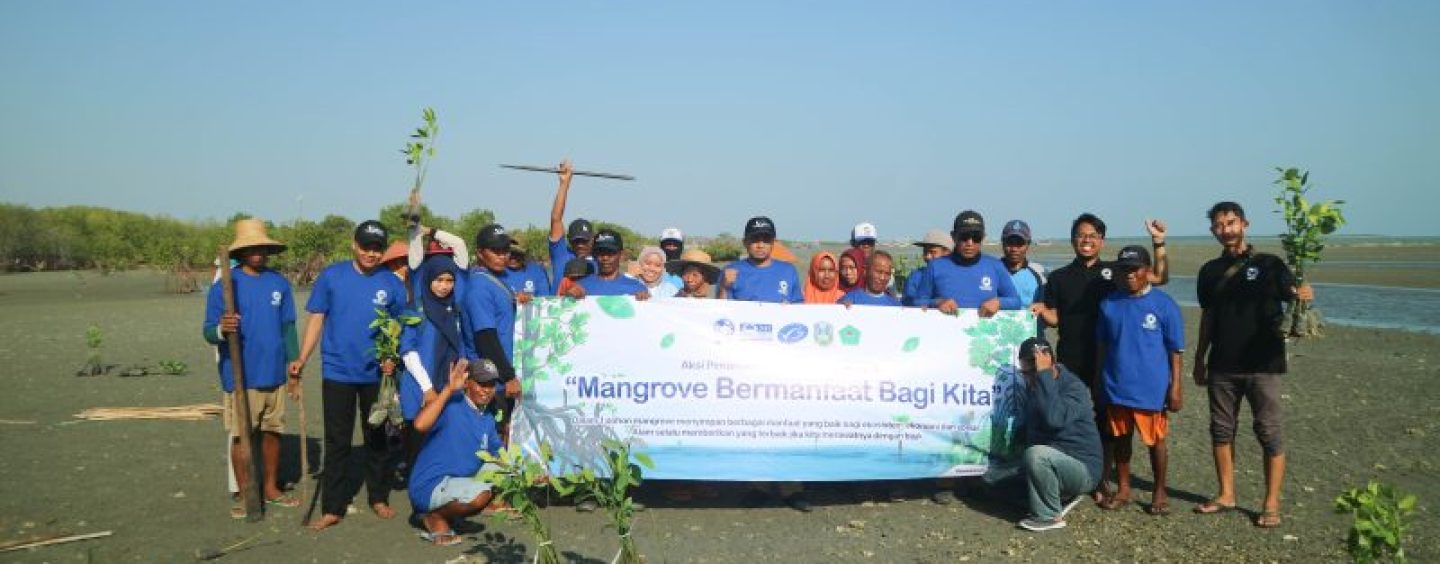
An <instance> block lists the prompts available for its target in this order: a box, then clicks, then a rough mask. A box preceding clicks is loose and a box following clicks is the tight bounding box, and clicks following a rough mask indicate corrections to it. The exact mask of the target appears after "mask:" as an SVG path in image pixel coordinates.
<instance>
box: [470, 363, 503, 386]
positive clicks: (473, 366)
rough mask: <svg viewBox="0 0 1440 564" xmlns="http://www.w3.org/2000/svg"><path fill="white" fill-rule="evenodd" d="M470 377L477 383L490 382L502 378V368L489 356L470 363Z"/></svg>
mask: <svg viewBox="0 0 1440 564" xmlns="http://www.w3.org/2000/svg"><path fill="white" fill-rule="evenodd" d="M469 376H470V379H471V380H474V381H475V383H476V384H489V383H491V382H494V381H496V380H499V379H500V369H498V368H496V367H495V363H494V362H492V361H491V360H490V359H488V358H482V359H480V360H477V361H475V362H472V363H470V374H469Z"/></svg>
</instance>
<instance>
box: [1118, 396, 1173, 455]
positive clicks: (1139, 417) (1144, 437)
mask: <svg viewBox="0 0 1440 564" xmlns="http://www.w3.org/2000/svg"><path fill="white" fill-rule="evenodd" d="M1105 420H1106V423H1108V424H1109V425H1110V435H1111V436H1115V437H1124V436H1127V435H1129V434H1130V433H1132V432H1139V433H1140V440H1141V441H1144V442H1145V446H1155V443H1156V442H1159V441H1163V440H1165V437H1166V436H1167V435H1169V434H1170V417H1169V415H1167V414H1166V413H1165V412H1164V411H1149V410H1145V409H1135V408H1132V407H1125V406H1123V405H1107V406H1105Z"/></svg>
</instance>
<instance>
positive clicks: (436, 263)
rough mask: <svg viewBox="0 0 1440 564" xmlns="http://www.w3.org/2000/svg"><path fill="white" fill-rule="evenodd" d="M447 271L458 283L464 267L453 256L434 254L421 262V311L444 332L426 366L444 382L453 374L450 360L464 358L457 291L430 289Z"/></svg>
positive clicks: (432, 378)
mask: <svg viewBox="0 0 1440 564" xmlns="http://www.w3.org/2000/svg"><path fill="white" fill-rule="evenodd" d="M447 272H448V273H450V276H452V277H454V278H455V281H456V283H457V284H458V283H459V281H460V274H461V270H460V267H459V266H458V265H456V264H455V260H454V259H452V258H450V257H449V256H446V255H430V256H429V257H426V258H425V262H423V263H421V264H420V271H419V275H420V276H419V280H420V288H419V292H418V296H417V297H419V298H420V304H419V305H420V310H421V311H422V312H423V313H424V314H425V320H426V321H427V322H428V323H430V324H431V325H433V326H435V329H437V330H438V331H439V333H440V335H439V336H440V338H438V339H435V351H434V354H432V355H431V356H430V358H431V365H430V366H426V367H425V368H426V369H427V370H429V371H430V380H431V381H432V382H434V381H443V380H444V378H445V376H444V375H446V374H449V373H450V363H452V362H455V361H456V360H459V359H460V350H461V349H460V313H459V308H458V307H456V303H455V292H454V291H451V292H450V295H449V296H446V297H444V298H441V297H439V296H436V295H435V292H434V291H432V290H431V289H430V283H431V282H434V281H435V279H436V278H439V277H440V275H441V274H444V273H447ZM457 288H458V286H457Z"/></svg>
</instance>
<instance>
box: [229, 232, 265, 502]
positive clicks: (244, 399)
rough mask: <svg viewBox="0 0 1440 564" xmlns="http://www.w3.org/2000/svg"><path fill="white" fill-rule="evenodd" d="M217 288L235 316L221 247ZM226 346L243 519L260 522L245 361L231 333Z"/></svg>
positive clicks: (232, 290) (232, 283) (232, 285)
mask: <svg viewBox="0 0 1440 564" xmlns="http://www.w3.org/2000/svg"><path fill="white" fill-rule="evenodd" d="M220 289H221V295H223V296H224V297H225V314H226V315H234V314H235V280H234V279H232V278H231V276H230V253H229V251H228V250H227V249H226V248H225V247H224V246H221V247H220ZM225 343H226V344H227V345H229V348H230V374H231V375H232V376H233V379H234V384H235V392H234V393H233V394H231V401H230V404H231V406H233V407H234V409H233V410H232V411H233V412H234V416H235V420H234V421H232V422H231V424H232V425H233V427H231V428H233V429H235V434H236V436H238V437H239V438H240V456H239V458H238V459H237V460H236V461H235V463H236V464H237V465H239V466H240V467H241V468H245V469H247V470H249V471H250V479H249V480H247V481H246V482H248V483H241V484H239V486H240V492H241V493H242V494H243V495H244V496H245V520H246V521H251V522H255V521H259V520H260V519H262V518H263V517H264V515H263V514H262V513H261V505H260V487H259V485H260V477H261V474H260V472H257V471H256V468H255V457H254V452H255V451H253V450H251V448H252V442H251V440H250V438H251V434H252V433H253V432H254V429H253V428H251V426H250V398H249V396H248V395H247V394H246V391H245V362H244V359H243V357H242V356H241V355H240V352H241V351H240V338H239V335H237V334H231V335H229V336H227V337H226V338H225Z"/></svg>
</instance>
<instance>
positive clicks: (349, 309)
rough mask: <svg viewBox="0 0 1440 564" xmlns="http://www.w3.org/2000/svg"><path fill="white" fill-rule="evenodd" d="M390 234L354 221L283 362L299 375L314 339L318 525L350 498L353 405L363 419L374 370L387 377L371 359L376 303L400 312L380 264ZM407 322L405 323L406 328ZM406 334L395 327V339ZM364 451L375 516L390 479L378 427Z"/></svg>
mask: <svg viewBox="0 0 1440 564" xmlns="http://www.w3.org/2000/svg"><path fill="white" fill-rule="evenodd" d="M388 241H389V232H388V231H387V230H386V229H385V226H384V225H383V224H381V223H380V222H378V221H375V220H369V221H364V222H361V223H360V224H359V225H358V226H356V227H355V236H354V240H353V242H352V244H351V249H352V250H353V251H354V253H355V257H354V259H353V260H348V261H344V262H338V263H335V264H333V265H330V266H329V267H328V268H326V269H325V270H324V271H322V272H321V273H320V277H319V278H316V279H315V287H314V289H313V290H312V291H311V293H310V300H309V301H308V302H306V304H305V309H306V311H309V312H310V319H309V321H308V322H307V323H306V325H305V338H304V340H303V343H302V345H301V348H300V358H299V359H297V360H296V361H295V362H292V363H290V377H291V378H293V379H296V380H298V379H299V378H300V374H301V372H302V370H303V369H304V366H305V362H306V361H307V360H309V359H310V355H311V354H312V353H314V352H315V346H316V345H317V344H321V337H322V336H323V337H324V341H323V346H322V349H321V360H322V370H321V375H322V380H321V392H322V403H323V406H324V411H325V469H326V470H325V478H324V479H325V483H324V487H323V490H324V497H323V499H322V502H321V504H322V506H323V511H324V515H322V516H321V518H320V519H319V520H317V521H314V522H312V523H311V525H310V527H311V529H312V530H315V531H320V530H324V529H325V528H327V527H330V526H333V525H337V524H339V523H340V521H341V520H342V519H343V518H344V516H345V508H346V506H348V505H349V504H350V499H349V498H348V496H347V493H348V492H353V491H354V490H353V489H351V488H349V487H347V484H346V483H347V482H348V481H349V480H348V479H347V477H346V469H348V468H349V467H350V462H349V459H350V439H351V436H352V433H353V432H354V428H355V416H356V412H357V411H358V412H359V414H360V418H361V419H362V420H364V419H365V418H367V417H368V416H369V414H370V408H371V406H373V405H374V404H375V401H376V399H377V397H378V396H379V393H380V378H381V377H382V375H383V376H384V377H390V376H391V375H393V373H394V371H395V366H394V365H393V364H392V363H390V362H388V361H387V362H386V363H385V365H384V366H382V365H380V364H379V363H377V362H376V360H375V354H374V351H373V349H374V347H375V330H374V329H371V328H370V324H371V323H372V322H374V321H375V318H376V314H375V311H376V310H377V309H378V310H384V311H386V312H387V313H389V314H390V315H391V316H392V317H399V316H401V315H404V314H405V309H404V303H405V297H406V293H405V286H404V284H403V283H402V282H401V281H400V279H399V278H397V277H395V276H394V275H392V274H391V273H390V271H388V270H386V269H384V268H379V266H380V258H381V256H382V254H383V253H384V251H385V245H386V244H387V243H388ZM409 330H410V329H409V328H408V327H407V328H405V329H404V331H409ZM404 338H406V337H405V336H404V335H403V333H402V339H404ZM363 435H364V438H365V447H366V450H367V451H368V456H367V459H368V460H367V467H366V471H365V490H366V492H367V495H368V497H369V501H370V508H371V509H372V510H374V512H375V514H376V515H377V516H379V517H380V518H382V519H389V518H391V517H394V516H395V510H394V509H392V508H391V507H390V502H389V497H390V486H389V481H388V480H386V479H385V463H386V460H387V458H388V456H387V453H388V450H389V449H388V445H387V444H386V437H385V431H384V429H383V428H382V427H369V426H366V428H365V429H364V433H363Z"/></svg>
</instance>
